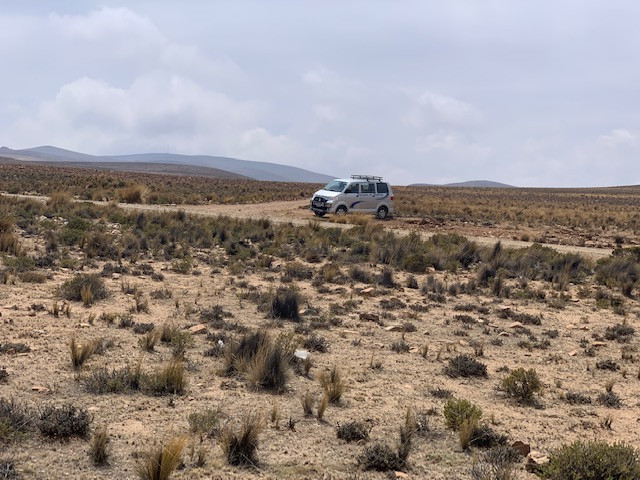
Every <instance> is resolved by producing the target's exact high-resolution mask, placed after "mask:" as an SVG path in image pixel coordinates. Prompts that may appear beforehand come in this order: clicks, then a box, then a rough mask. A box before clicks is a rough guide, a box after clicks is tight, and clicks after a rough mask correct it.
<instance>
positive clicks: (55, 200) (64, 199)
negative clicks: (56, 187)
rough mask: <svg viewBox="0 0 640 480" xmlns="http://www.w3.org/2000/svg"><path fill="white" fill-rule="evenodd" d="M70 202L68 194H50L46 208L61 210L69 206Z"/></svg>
mask: <svg viewBox="0 0 640 480" xmlns="http://www.w3.org/2000/svg"><path fill="white" fill-rule="evenodd" d="M72 200H73V199H72V198H71V195H69V193H68V192H51V193H50V194H49V200H47V206H49V207H51V208H53V209H54V210H61V209H62V208H64V207H66V206H68V205H69V204H71V202H72Z"/></svg>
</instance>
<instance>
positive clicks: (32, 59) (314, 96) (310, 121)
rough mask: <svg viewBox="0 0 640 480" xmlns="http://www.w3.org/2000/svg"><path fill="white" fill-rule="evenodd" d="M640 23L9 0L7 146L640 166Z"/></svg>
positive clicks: (331, 0)
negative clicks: (12, 0)
mask: <svg viewBox="0 0 640 480" xmlns="http://www.w3.org/2000/svg"><path fill="white" fill-rule="evenodd" d="M105 2H106V3H105ZM639 24H640V2H637V1H633V0H628V1H625V0H611V1H604V0H601V1H592V0H565V1H562V2H558V1H555V0H536V1H527V0H484V1H477V0H447V1H444V0H415V1H410V0H388V1H377V0H363V1H351V0H345V1H339V0H323V1H320V0H316V1H310V0H309V1H306V0H290V1H287V0H273V1H265V0H255V1H245V0H233V1H232V0H226V1H223V0H215V1H214V0H211V1H206V0H190V1H185V2H176V1H165V0H152V1H151V0H150V1H144V0H142V1H128V2H122V1H121V2H120V3H109V0H104V1H101V2H94V1H93V0H76V1H71V0H61V1H56V2H50V1H44V0H42V1H35V0H34V1H29V2H9V1H4V0H3V1H2V13H0V61H1V62H2V73H1V78H2V80H1V82H2V86H3V88H1V89H0V113H1V115H0V144H2V145H6V146H8V147H11V148H28V147H34V146H38V145H46V144H49V145H55V146H58V147H62V148H68V149H71V150H77V151H81V152H84V153H90V154H124V153H142V152H171V153H184V154H210V155H223V156H231V157H237V158H243V159H248V160H259V161H271V162H277V163H283V164H288V165H295V166H300V167H303V168H307V169H310V170H314V171H319V172H322V173H327V174H333V175H340V176H343V175H348V174H350V173H372V174H374V173H375V174H383V175H385V177H387V178H388V179H390V180H391V181H392V182H394V183H396V184H406V183H412V182H428V183H441V182H451V181H462V180H471V179H489V180H495V181H502V182H506V183H511V184H514V185H518V186H596V185H619V184H639V183H640V162H639V160H640V156H639V155H638V154H639V153H640V28H638V25H639Z"/></svg>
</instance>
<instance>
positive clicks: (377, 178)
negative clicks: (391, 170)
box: [351, 175, 382, 180]
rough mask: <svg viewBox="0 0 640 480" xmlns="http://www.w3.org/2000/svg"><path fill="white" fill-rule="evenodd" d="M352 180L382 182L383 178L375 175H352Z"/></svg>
mask: <svg viewBox="0 0 640 480" xmlns="http://www.w3.org/2000/svg"><path fill="white" fill-rule="evenodd" d="M351 178H354V179H358V180H382V177H376V176H375V175H351Z"/></svg>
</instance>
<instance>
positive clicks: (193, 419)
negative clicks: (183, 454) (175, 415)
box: [187, 406, 227, 438]
mask: <svg viewBox="0 0 640 480" xmlns="http://www.w3.org/2000/svg"><path fill="white" fill-rule="evenodd" d="M226 418H227V415H226V414H225V413H224V412H223V410H222V408H221V407H220V406H218V407H216V408H209V409H207V410H205V411H203V412H194V413H191V414H189V417H188V418H187V420H188V421H189V428H190V430H191V431H192V432H193V433H199V434H202V435H206V436H207V437H209V438H218V437H219V436H220V433H221V432H222V420H224V419H226Z"/></svg>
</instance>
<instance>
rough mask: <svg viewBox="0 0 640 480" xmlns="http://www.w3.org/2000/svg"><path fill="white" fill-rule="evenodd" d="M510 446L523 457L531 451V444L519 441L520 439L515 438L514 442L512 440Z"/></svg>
mask: <svg viewBox="0 0 640 480" xmlns="http://www.w3.org/2000/svg"><path fill="white" fill-rule="evenodd" d="M511 448H513V449H514V450H515V451H517V452H518V453H519V454H520V455H522V456H523V457H526V456H527V455H529V453H530V452H531V445H529V444H527V443H524V442H521V441H520V440H516V441H515V442H513V444H512V445H511Z"/></svg>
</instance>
